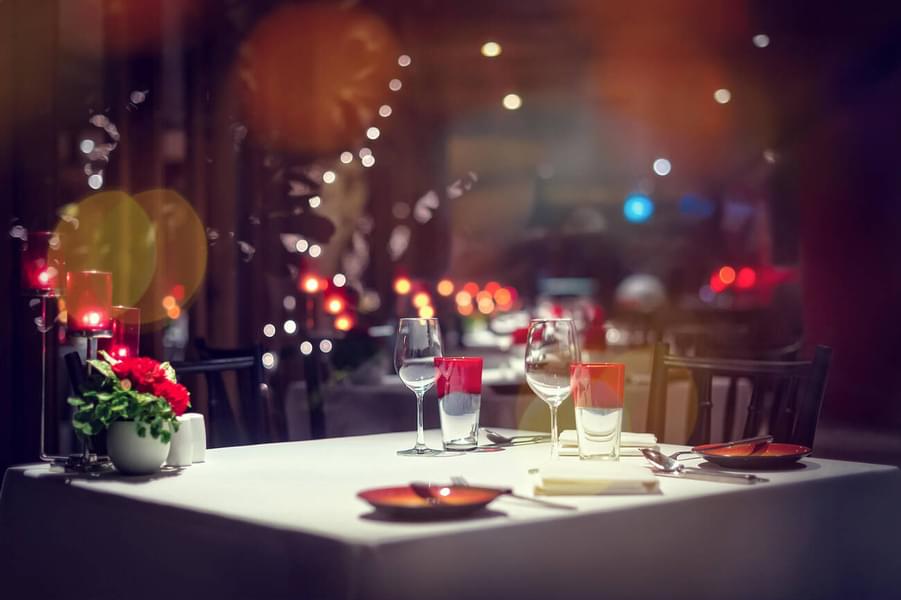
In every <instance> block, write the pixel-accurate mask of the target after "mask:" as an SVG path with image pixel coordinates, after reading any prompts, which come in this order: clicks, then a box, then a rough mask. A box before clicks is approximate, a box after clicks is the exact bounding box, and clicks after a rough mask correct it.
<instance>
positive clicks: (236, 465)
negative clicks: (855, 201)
mask: <svg viewBox="0 0 901 600" xmlns="http://www.w3.org/2000/svg"><path fill="white" fill-rule="evenodd" d="M501 433H504V434H508V435H515V434H518V433H523V432H518V431H515V430H509V429H508V430H502V431H501ZM414 437H415V435H414V433H413V432H401V433H388V434H379V435H362V436H354V437H344V438H330V439H321V440H311V441H300V442H289V443H272V444H261V445H252V446H239V447H228V448H216V449H211V450H209V451H208V452H207V454H206V461H205V462H203V463H196V464H193V465H191V466H189V467H185V468H179V469H169V468H164V469H163V470H162V471H160V472H159V473H157V474H154V475H148V476H124V475H120V474H117V473H115V472H112V473H108V474H104V475H101V476H88V475H82V474H74V473H65V472H54V471H52V470H51V469H50V468H49V467H48V466H47V465H44V464H29V465H21V466H15V467H12V468H10V469H8V470H7V471H6V473H5V475H4V478H3V485H2V490H0V591H2V592H3V594H2V597H6V598H24V597H31V598H98V599H103V598H117V599H120V598H154V599H157V600H159V599H164V600H165V599H169V598H192V599H199V598H213V599H219V598H253V599H256V598H260V599H265V598H346V599H356V598H391V599H398V600H400V599H407V598H409V599H422V598H454V599H457V600H459V599H465V598H497V599H500V598H547V599H550V598H644V599H647V598H729V599H730V600H731V599H742V598H754V599H761V598H767V599H774V598H880V599H881V598H892V597H899V595H901V552H898V551H897V544H898V542H899V540H901V511H899V506H901V471H899V469H898V468H897V467H894V466H887V465H875V464H863V463H854V462H844V461H837V460H826V459H821V458H817V457H816V455H815V454H814V455H813V456H809V457H806V458H803V459H802V460H800V461H799V462H797V463H792V464H790V465H788V466H785V467H783V468H782V469H781V470H770V471H765V472H763V471H757V472H756V473H757V474H758V475H760V476H762V477H765V478H766V479H767V480H768V481H766V482H763V483H757V484H754V485H744V484H735V483H727V482H723V481H711V480H700V479H683V478H678V477H660V478H659V490H658V491H657V492H656V493H645V494H636V495H586V496H553V497H544V498H548V499H550V500H552V501H555V502H559V503H564V504H567V505H570V506H572V507H575V509H574V510H560V509H555V508H549V507H546V506H541V505H538V504H535V503H533V502H529V501H527V500H520V499H517V498H513V497H509V496H500V497H498V498H497V499H496V500H494V501H493V502H492V503H491V504H489V505H488V506H487V507H485V508H484V509H481V510H479V511H476V512H473V513H471V514H468V515H464V516H462V517H459V518H435V519H430V518H425V519H416V520H407V519H403V518H398V517H396V516H392V515H389V514H384V513H382V512H381V511H379V510H376V509H374V508H373V507H372V506H371V505H370V504H368V503H367V502H365V501H364V500H363V499H361V498H360V497H359V496H358V493H359V492H361V491H362V490H366V489H371V488H379V487H385V486H405V485H408V484H409V483H411V482H416V481H419V482H432V483H447V482H450V480H451V478H452V477H464V478H465V479H466V480H467V481H468V482H469V483H470V484H471V485H490V486H503V487H509V488H512V489H513V491H514V492H516V493H518V494H522V495H526V496H532V495H533V494H534V489H535V483H536V479H535V478H536V475H535V472H534V471H535V469H537V468H540V467H541V466H542V465H545V464H546V463H547V462H548V461H549V460H550V446H549V444H548V443H536V444H525V445H518V446H505V447H501V448H498V449H495V450H496V451H491V452H489V451H485V452H482V451H476V452H470V453H456V454H448V455H445V456H437V457H428V458H425V457H423V458H420V457H403V456H398V455H397V454H396V451H397V450H400V449H403V448H407V447H409V446H410V445H411V443H412V441H413V439H414ZM440 439H441V438H440V431H437V430H428V431H427V432H426V441H427V443H428V444H429V445H431V446H433V447H440V444H441V441H440ZM480 442H481V444H482V445H484V446H487V445H488V442H487V439H486V438H485V437H484V434H483V436H482V438H481V440H480ZM660 448H661V450H662V451H664V452H666V453H672V452H676V451H679V450H685V449H686V448H684V447H682V446H674V445H667V444H661V445H660ZM558 460H561V461H562V460H572V461H578V460H579V459H578V458H568V457H561V458H559V459H558ZM621 461H622V462H623V463H630V464H634V465H637V466H641V467H642V468H644V467H647V466H648V465H647V463H646V461H645V460H644V459H643V458H640V457H623V458H622V459H621ZM686 462H687V463H688V464H695V465H697V464H699V463H700V467H701V468H705V469H708V470H711V471H715V470H717V469H718V467H716V466H714V465H710V464H707V463H704V462H703V461H699V460H697V459H693V460H688V461H686Z"/></svg>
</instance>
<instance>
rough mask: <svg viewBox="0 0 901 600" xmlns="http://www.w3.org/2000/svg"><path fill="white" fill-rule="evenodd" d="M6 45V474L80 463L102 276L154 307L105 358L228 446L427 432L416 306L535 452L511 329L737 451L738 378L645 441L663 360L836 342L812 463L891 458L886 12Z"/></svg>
mask: <svg viewBox="0 0 901 600" xmlns="http://www.w3.org/2000/svg"><path fill="white" fill-rule="evenodd" d="M0 31H2V32H0V193H2V195H3V201H2V203H0V210H2V222H3V223H4V224H5V226H6V235H5V236H4V240H5V241H4V250H3V252H2V253H0V278H2V280H3V281H5V282H6V283H5V286H6V287H7V292H5V293H4V294H2V295H0V298H2V299H0V303H2V304H0V308H2V311H3V312H4V313H5V314H4V317H3V318H2V319H0V324H2V329H0V345H2V360H0V385H2V386H3V388H2V389H3V391H2V393H0V471H5V470H6V469H7V468H8V467H11V466H12V465H16V464H21V463H33V462H36V461H37V460H38V459H39V458H40V457H41V456H43V455H44V454H45V453H47V454H50V455H68V454H71V453H78V452H79V449H80V447H81V446H80V442H79V439H78V437H77V435H76V429H74V428H73V420H72V419H73V412H74V411H75V408H73V406H70V405H69V403H67V398H68V397H69V396H70V395H72V394H73V391H74V390H75V389H76V387H77V382H76V380H77V379H78V377H79V376H78V368H79V366H78V364H79V363H80V361H83V360H84V358H85V356H86V353H87V352H90V351H92V350H91V349H92V344H95V343H97V340H96V338H95V337H91V336H90V335H86V334H85V333H84V331H80V329H81V325H84V327H87V328H88V329H90V327H88V325H90V324H91V323H89V321H90V320H91V319H93V318H94V317H96V314H94V315H93V316H92V315H91V314H85V315H82V314H81V313H78V314H76V313H75V312H73V311H76V310H79V309H78V308H76V307H77V297H76V296H74V295H72V294H75V293H77V291H78V288H77V284H76V283H73V280H72V276H73V275H75V274H82V275H83V274H84V272H90V271H100V272H104V273H111V282H112V283H111V285H112V297H111V304H112V305H115V306H121V307H132V308H136V309H138V311H133V312H126V311H124V310H122V312H120V313H117V314H120V315H121V317H120V320H117V321H116V322H115V323H116V327H119V328H122V330H121V331H122V332H124V333H122V335H131V336H135V335H137V336H139V337H135V338H134V340H135V342H134V343H135V344H136V345H135V346H134V349H132V348H131V347H128V348H126V347H125V346H122V347H121V348H120V346H117V345H116V343H117V342H116V341H115V340H117V339H118V338H116V337H115V336H116V335H119V334H118V333H116V331H113V334H112V335H113V336H114V337H113V338H111V339H112V340H113V341H104V340H100V348H101V349H106V350H108V351H110V352H112V353H114V354H116V353H120V354H118V356H126V354H127V355H129V356H130V355H131V354H132V353H136V354H138V355H140V356H148V357H153V358H155V359H157V360H160V361H171V362H172V363H173V364H174V365H175V367H176V370H177V371H178V373H179V382H180V383H182V384H184V385H185V386H186V387H187V389H188V390H190V394H191V410H192V411H193V412H197V413H200V414H202V415H203V417H204V418H205V423H206V435H207V439H208V445H209V447H210V448H221V447H232V446H246V445H249V444H261V443H269V442H293V441H300V440H322V439H326V438H338V437H345V436H360V435H369V434H380V433H389V432H408V435H409V436H410V437H411V439H412V434H411V433H409V432H410V431H411V430H412V429H413V424H414V423H416V419H417V416H416V415H417V413H416V409H417V406H416V403H415V402H414V397H413V394H411V392H410V390H408V389H407V388H406V387H404V384H403V383H402V382H401V380H400V379H399V378H398V375H397V371H396V370H395V367H396V365H395V363H394V348H395V337H396V335H397V324H398V319H399V318H402V317H418V318H421V319H430V318H437V319H438V320H439V322H440V327H441V335H442V336H443V345H444V354H445V355H446V356H470V357H481V358H482V359H483V361H484V363H483V364H484V371H483V375H482V383H481V385H482V392H481V394H482V396H481V416H480V417H478V418H480V420H481V424H482V425H483V426H488V427H495V428H501V429H504V428H506V429H511V430H525V431H537V432H547V431H548V430H549V427H550V422H551V421H550V419H551V417H550V415H549V414H548V410H547V406H546V405H545V403H544V402H543V401H542V400H541V399H539V397H538V396H536V395H535V393H533V391H532V389H530V387H529V385H527V383H526V374H525V367H524V364H523V356H524V352H525V348H526V335H527V331H528V327H529V324H530V321H531V320H532V319H535V318H569V319H572V320H573V322H574V324H575V328H576V334H577V340H578V345H579V347H580V348H581V357H582V360H583V361H592V362H615V363H622V364H624V365H625V392H624V395H625V413H624V416H623V421H622V430H623V431H630V432H651V433H654V434H655V435H656V438H657V439H658V440H659V441H661V442H666V443H672V444H686V443H688V444H689V445H691V444H692V443H693V442H696V441H698V440H699V439H701V438H706V439H705V440H703V441H708V442H709V441H713V442H718V441H725V440H729V439H734V438H736V437H740V434H741V430H740V429H731V428H732V427H733V425H732V424H731V422H729V421H728V419H729V418H731V416H732V415H733V414H734V413H735V411H736V410H737V411H738V412H742V410H743V407H745V408H746V407H747V403H748V398H749V397H751V394H750V392H749V391H748V390H747V389H744V388H743V387H742V386H743V385H745V384H741V383H739V384H738V387H737V388H735V387H734V386H730V387H729V388H728V389H726V388H725V387H723V386H717V385H716V384H714V385H713V386H712V390H713V392H712V393H713V404H714V405H716V406H719V405H721V404H725V405H726V408H713V409H712V410H713V413H712V414H713V426H712V429H711V426H710V422H711V419H710V415H709V413H706V412H705V411H706V410H707V409H706V407H705V406H704V402H703V401H701V402H699V397H700V396H699V392H700V390H699V384H698V381H697V380H694V379H691V378H690V377H688V376H685V375H684V374H683V375H682V376H681V377H680V376H679V374H678V373H676V374H675V376H674V377H673V379H672V380H671V381H670V382H669V383H664V384H662V385H664V386H667V385H668V386H669V387H668V388H667V389H668V390H669V392H670V394H669V395H670V401H669V402H670V404H669V405H668V409H669V413H668V415H669V417H668V418H667V419H666V422H665V423H664V422H663V420H662V418H661V417H659V415H656V416H655V412H654V411H655V408H654V406H653V402H654V401H653V399H652V396H653V393H652V390H653V388H654V386H655V385H656V384H655V383H654V382H653V381H652V371H653V363H654V352H655V347H658V346H656V345H657V344H658V343H659V342H664V343H666V344H668V349H669V352H671V353H672V354H675V355H678V356H682V357H709V358H711V359H740V360H761V361H801V360H810V359H811V358H813V357H814V354H815V349H816V348H817V347H819V346H826V347H828V348H829V349H831V353H832V354H831V362H830V363H829V364H828V385H826V387H825V395H824V396H823V397H822V407H821V410H820V416H819V420H818V421H817V420H816V417H815V416H814V419H813V425H814V427H815V429H816V437H815V444H814V445H813V446H812V448H813V452H814V454H813V456H814V457H816V458H823V459H839V460H846V461H859V462H864V463H880V464H891V465H901V378H899V377H897V375H898V374H899V372H901V351H899V350H898V349H897V348H896V347H895V342H896V341H898V340H899V338H901V259H899V257H901V168H899V157H901V3H898V2H892V1H888V0H885V1H872V2H871V1H865V2H814V1H812V0H811V1H808V0H804V1H796V2H782V1H778V0H639V1H636V2H632V1H629V2H625V1H622V2H620V1H596V2H595V1H591V0H585V1H577V0H520V1H515V0H509V1H508V0H505V1H499V2H476V1H474V0H459V1H455V2H451V1H441V0H349V1H337V0H335V1H328V0H322V1H319V2H307V1H300V0H298V1H293V0H39V1H34V0H0ZM42 249H43V250H42ZM41 252H43V254H41V255H40V258H39V260H44V261H45V262H44V263H40V264H42V265H43V266H44V267H48V266H49V269H50V270H49V271H41V272H39V273H38V272H37V271H34V270H33V267H34V264H38V263H34V262H33V261H34V260H35V257H36V256H38V255H39V254H40V253H41ZM29 261H32V262H29ZM42 268H43V267H42ZM48 273H49V274H48ZM67 273H68V274H69V277H70V279H69V286H70V290H69V292H68V293H67V292H66V291H65V289H64V288H66V284H65V283H64V281H63V279H64V276H65V275H66V274H67ZM35 282H37V283H35ZM109 284H110V279H107V280H105V284H104V285H109ZM84 285H89V284H88V283H85V284H84ZM72 290H76V291H75V292H73V291H72ZM116 310H119V309H116ZM896 311H897V312H896ZM82 318H84V322H81V321H76V319H82ZM73 323H75V325H74V326H73ZM79 324H80V325H79ZM93 324H94V325H96V323H93ZM73 327H74V328H73ZM659 347H661V348H662V346H659ZM896 352H899V354H896ZM245 359H246V362H244V363H240V365H241V368H242V369H243V371H241V372H239V373H237V374H234V373H229V374H221V373H218V372H214V371H210V370H208V369H206V368H204V367H196V365H198V364H200V363H203V361H207V362H209V361H212V363H216V361H225V362H228V361H229V360H232V361H238V362H240V361H241V360H245ZM238 362H235V363H234V364H238ZM223 364H224V363H223ZM191 365H195V366H194V367H192V366H191ZM824 373H825V371H824ZM824 378H825V374H824ZM824 380H825V379H824ZM706 385H707V387H708V388H710V380H709V379H708V380H707V384H706ZM708 391H709V390H708ZM774 393H775V392H774ZM755 394H756V390H755ZM727 396H728V397H727ZM736 398H738V400H737V402H738V405H737V406H738V408H736V405H735V402H736ZM742 402H744V404H742ZM773 402H778V400H774V401H773ZM724 410H725V411H726V415H727V416H725V417H724V416H723V411H724ZM774 410H775V409H774ZM556 418H558V419H559V429H560V430H566V429H573V428H575V426H576V423H575V416H574V408H573V403H572V402H571V401H567V402H564V403H563V404H562V405H561V406H560V410H559V415H558V416H557V417H556ZM705 418H706V424H705V423H702V421H703V420H704V419H705ZM423 419H424V427H425V429H426V430H434V429H436V428H438V427H439V410H438V404H437V401H436V391H435V389H434V388H433V389H431V390H429V391H428V392H427V393H426V395H425V402H424V416H423ZM747 431H748V430H747V429H746V430H745V432H747ZM755 433H757V432H756V431H755ZM555 435H556V434H555ZM777 437H778V436H777ZM555 439H556V438H555ZM810 440H813V437H812V433H811V437H810ZM511 454H512V453H511ZM455 460H456V459H455ZM799 597H800V596H799ZM811 597H813V596H811ZM846 597H851V596H846ZM861 597H863V596H861Z"/></svg>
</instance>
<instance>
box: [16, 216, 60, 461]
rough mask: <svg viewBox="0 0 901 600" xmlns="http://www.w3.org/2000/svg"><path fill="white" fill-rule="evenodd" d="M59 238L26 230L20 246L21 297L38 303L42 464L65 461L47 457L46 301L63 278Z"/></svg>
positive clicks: (48, 328) (43, 232)
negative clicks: (25, 235) (23, 241)
mask: <svg viewBox="0 0 901 600" xmlns="http://www.w3.org/2000/svg"><path fill="white" fill-rule="evenodd" d="M60 250H61V244H60V236H59V235H58V234H56V233H54V232H53V231H30V232H28V237H27V238H26V240H25V243H24V245H23V246H22V254H21V288H22V294H23V295H25V296H28V297H31V298H39V299H40V301H41V323H40V326H39V327H38V330H39V331H40V332H41V448H40V459H41V460H42V461H43V462H60V461H65V460H66V457H64V456H51V455H49V454H47V451H46V450H47V448H46V437H47V432H46V429H47V332H48V331H50V327H49V326H48V325H47V300H48V299H51V298H58V297H59V295H60V286H59V282H60V281H62V278H63V276H64V275H65V266H66V263H65V260H64V258H63V255H62V253H61V251H60Z"/></svg>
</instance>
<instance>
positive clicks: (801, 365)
mask: <svg viewBox="0 0 901 600" xmlns="http://www.w3.org/2000/svg"><path fill="white" fill-rule="evenodd" d="M831 356H832V349H831V348H829V347H827V346H817V347H816V350H815V352H814V357H813V360H812V361H767V360H738V359H718V358H696V357H681V356H674V355H671V354H669V345H668V344H665V343H658V344H657V345H656V346H655V348H654V357H653V363H652V367H651V391H650V401H649V406H648V419H647V430H648V431H650V432H652V433H655V434H656V435H657V436H658V437H660V438H662V437H663V432H664V425H665V423H666V392H667V381H668V378H669V372H670V371H671V370H674V369H681V370H684V371H688V373H689V374H690V377H691V379H692V381H693V382H694V386H695V389H696V391H697V398H698V403H697V415H696V420H695V426H694V430H693V433H692V434H691V436H690V437H689V440H688V443H689V444H690V445H697V444H704V443H708V442H710V441H712V440H711V429H712V412H713V411H712V408H713V402H712V394H711V388H712V380H713V378H714V377H724V378H727V379H728V392H727V394H726V400H725V402H726V406H725V410H724V412H723V426H722V432H723V437H724V438H726V439H728V438H731V437H735V436H737V435H740V436H741V437H748V436H753V435H757V434H761V433H769V434H771V435H773V436H774V438H775V439H776V441H780V442H790V443H795V444H801V445H804V446H808V447H811V448H812V447H813V440H814V436H815V434H816V426H817V420H818V418H819V414H820V406H821V405H822V403H823V395H824V393H825V391H826V378H827V375H828V371H829V363H830V359H831ZM739 380H746V381H747V382H749V384H750V385H751V387H752V390H751V398H750V402H749V403H748V407H747V414H746V415H745V418H744V425H743V427H741V428H740V429H739V427H738V426H737V425H738V420H739V415H737V414H736V413H737V412H738V411H737V410H736V396H737V389H738V382H739ZM739 431H740V433H738V432H739Z"/></svg>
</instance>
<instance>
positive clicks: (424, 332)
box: [394, 319, 442, 456]
mask: <svg viewBox="0 0 901 600" xmlns="http://www.w3.org/2000/svg"><path fill="white" fill-rule="evenodd" d="M438 356H441V330H440V329H439V328H438V319H401V320H400V324H399V325H398V327H397V341H396V342H395V344H394V368H395V369H397V374H398V375H399V376H400V380H401V381H403V382H404V385H405V386H407V387H408V388H410V389H411V390H412V391H413V393H414V394H416V445H415V446H413V447H412V448H410V449H409V450H398V452H397V453H398V454H399V455H401V456H434V455H436V454H441V453H442V452H441V450H433V449H431V448H429V447H428V446H426V445H425V435H424V433H423V429H422V397H423V396H424V395H425V393H426V392H427V391H428V390H429V388H431V387H432V386H433V385H435V380H436V379H437V377H438V372H437V369H436V368H435V357H438Z"/></svg>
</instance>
